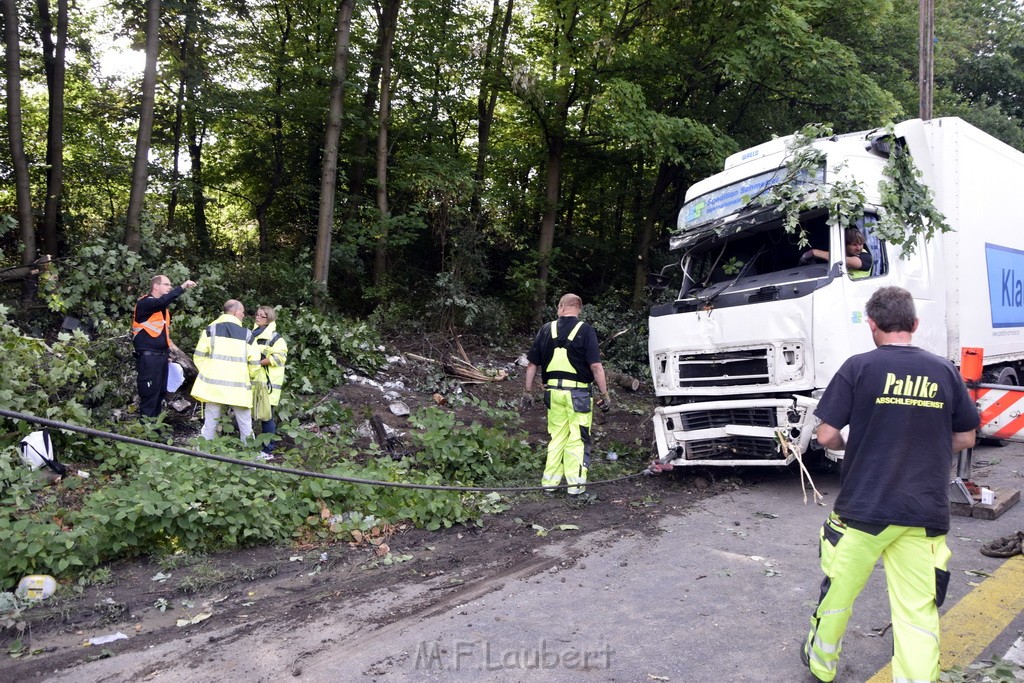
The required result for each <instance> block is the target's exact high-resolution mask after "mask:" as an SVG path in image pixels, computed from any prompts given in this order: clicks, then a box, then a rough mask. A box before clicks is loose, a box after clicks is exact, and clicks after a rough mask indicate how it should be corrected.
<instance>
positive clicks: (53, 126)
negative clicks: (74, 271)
mask: <svg viewBox="0 0 1024 683" xmlns="http://www.w3.org/2000/svg"><path fill="white" fill-rule="evenodd" d="M37 8H38V10H39V22H40V24H39V27H40V31H39V33H40V37H41V38H42V42H43V62H44V64H45V67H46V86H47V92H48V93H49V107H48V112H47V136H46V203H45V205H44V208H43V245H44V248H45V250H46V251H47V253H49V254H52V255H53V256H59V255H60V251H61V249H60V232H59V222H60V200H61V195H63V193H64V73H65V63H66V62H65V53H66V51H67V42H68V0H57V41H56V45H55V44H54V39H53V21H52V20H51V18H50V3H49V0H37Z"/></svg>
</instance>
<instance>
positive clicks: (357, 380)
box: [345, 373, 381, 389]
mask: <svg viewBox="0 0 1024 683" xmlns="http://www.w3.org/2000/svg"><path fill="white" fill-rule="evenodd" d="M345 379H346V380H348V381H349V382H350V383H351V384H361V385H363V386H364V387H376V388H378V389H380V388H381V384H380V382H376V381H374V380H372V379H370V378H369V377H363V376H362V375H356V374H354V373H353V374H350V375H345Z"/></svg>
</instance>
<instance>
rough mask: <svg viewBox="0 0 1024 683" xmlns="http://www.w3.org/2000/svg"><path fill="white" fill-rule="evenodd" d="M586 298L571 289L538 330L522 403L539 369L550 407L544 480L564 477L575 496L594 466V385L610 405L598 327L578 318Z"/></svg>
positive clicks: (551, 482)
mask: <svg viewBox="0 0 1024 683" xmlns="http://www.w3.org/2000/svg"><path fill="white" fill-rule="evenodd" d="M582 309H583V300H582V299H580V297H578V296H577V295H575V294H566V295H565V296H563V297H562V298H561V300H560V301H559V302H558V320H555V321H552V322H550V323H548V324H546V325H544V326H543V327H541V328H540V330H539V331H538V332H537V337H536V338H535V339H534V341H533V346H531V347H530V351H529V352H528V353H527V354H526V360H527V361H528V365H527V366H526V390H525V392H524V393H523V398H522V401H521V402H520V405H521V406H522V408H523V409H527V408H529V407H530V406H532V405H533V383H534V379H535V378H536V377H537V370H538V369H539V370H540V373H541V382H542V383H543V384H544V405H545V406H546V407H547V412H548V434H549V436H550V437H551V440H550V441H549V442H548V457H547V462H546V464H545V465H544V474H543V476H542V477H541V486H544V487H546V488H547V487H550V488H549V491H554V487H555V486H558V485H559V484H561V483H562V477H563V476H564V477H565V482H566V484H568V485H569V487H568V493H569V495H570V496H574V495H579V494H582V493H584V492H585V484H586V483H587V469H588V468H589V467H590V427H591V424H592V421H593V416H594V413H593V408H594V400H593V392H592V385H594V384H597V390H598V391H599V392H600V393H601V397H600V398H599V399H598V407H599V408H601V410H602V411H607V410H608V408H609V407H610V406H611V398H610V397H609V396H608V385H607V382H606V380H605V375H604V366H603V365H602V364H601V353H600V349H599V347H598V342H597V332H595V331H594V328H593V327H591V326H590V325H588V324H587V323H585V322H583V321H581V320H579V314H580V311H581V310H582Z"/></svg>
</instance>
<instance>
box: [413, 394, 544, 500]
mask: <svg viewBox="0 0 1024 683" xmlns="http://www.w3.org/2000/svg"><path fill="white" fill-rule="evenodd" d="M471 400H472V401H473V402H474V403H475V404H476V405H477V407H479V408H480V409H481V410H483V411H484V413H485V415H486V416H487V418H488V419H489V420H490V421H491V422H492V424H491V426H485V425H483V424H480V423H478V422H473V423H472V424H470V425H466V424H465V423H464V422H463V421H461V420H459V419H458V418H457V417H456V416H455V413H454V412H451V411H449V410H445V409H443V408H439V407H437V406H429V407H427V408H421V409H420V410H418V411H416V413H415V414H414V415H413V416H412V417H411V418H410V419H409V422H410V424H411V425H412V426H413V427H415V428H416V429H417V430H420V431H417V432H413V433H412V434H411V435H410V436H411V438H412V440H413V442H414V444H415V446H416V447H417V449H418V452H417V453H416V455H415V463H416V467H418V468H422V469H423V470H426V471H429V472H431V473H434V474H436V475H438V477H439V478H440V479H441V481H444V482H446V483H450V484H461V485H484V484H491V483H494V482H496V481H508V480H514V479H515V478H517V477H524V476H529V473H531V472H536V469H537V467H538V465H539V463H538V462H537V460H536V456H535V453H534V452H533V450H532V449H531V448H530V446H529V444H528V443H527V442H526V434H525V433H523V432H522V431H521V430H520V418H519V415H518V413H516V412H515V411H512V410H507V409H501V408H492V407H491V406H489V405H488V404H487V403H486V402H483V401H479V400H477V399H471Z"/></svg>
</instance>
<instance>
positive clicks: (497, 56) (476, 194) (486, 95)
mask: <svg viewBox="0 0 1024 683" xmlns="http://www.w3.org/2000/svg"><path fill="white" fill-rule="evenodd" d="M514 2H515V0H508V2H507V4H506V5H505V12H504V16H503V15H502V12H501V2H500V0H494V5H493V7H492V8H491V20H490V24H489V25H488V28H487V44H486V46H485V49H484V57H483V68H482V70H481V76H480V92H479V93H478V95H477V101H476V109H477V148H476V170H475V172H474V174H473V198H472V200H471V201H470V211H471V213H472V215H473V220H474V221H475V222H476V223H477V224H478V225H479V224H480V222H481V211H482V208H481V201H480V200H481V195H482V192H483V184H484V178H485V177H486V172H487V155H488V154H490V147H491V126H492V125H493V123H494V108H495V107H496V106H497V104H498V87H497V83H498V81H499V80H500V77H501V74H502V73H503V72H504V67H505V50H506V48H507V47H508V33H509V28H510V27H511V25H512V6H513V4H514Z"/></svg>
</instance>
